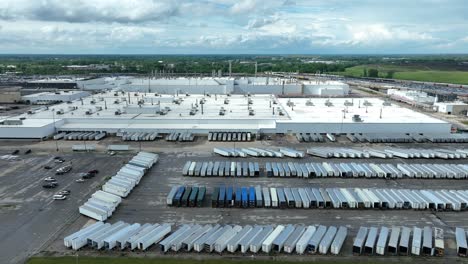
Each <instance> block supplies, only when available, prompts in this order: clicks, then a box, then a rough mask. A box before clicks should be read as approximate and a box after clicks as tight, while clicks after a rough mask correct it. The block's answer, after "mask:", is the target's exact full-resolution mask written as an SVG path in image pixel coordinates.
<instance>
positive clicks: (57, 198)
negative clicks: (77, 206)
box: [54, 194, 67, 200]
mask: <svg viewBox="0 0 468 264" xmlns="http://www.w3.org/2000/svg"><path fill="white" fill-rule="evenodd" d="M65 199H67V196H65V195H63V194H55V195H54V200H65Z"/></svg>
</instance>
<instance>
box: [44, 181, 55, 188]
mask: <svg viewBox="0 0 468 264" xmlns="http://www.w3.org/2000/svg"><path fill="white" fill-rule="evenodd" d="M57 186H58V184H55V183H52V182H49V183H46V184H44V185H42V188H46V189H53V188H56V187H57Z"/></svg>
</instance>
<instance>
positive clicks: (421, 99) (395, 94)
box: [387, 89, 435, 105]
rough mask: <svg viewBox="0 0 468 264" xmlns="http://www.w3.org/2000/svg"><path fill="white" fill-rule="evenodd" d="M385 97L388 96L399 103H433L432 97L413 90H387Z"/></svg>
mask: <svg viewBox="0 0 468 264" xmlns="http://www.w3.org/2000/svg"><path fill="white" fill-rule="evenodd" d="M387 95H389V96H390V97H392V98H393V99H397V100H399V101H403V102H407V103H417V104H427V105H432V104H433V103H434V101H435V97H434V96H430V95H428V94H427V93H425V92H420V91H415V90H398V89H388V90H387Z"/></svg>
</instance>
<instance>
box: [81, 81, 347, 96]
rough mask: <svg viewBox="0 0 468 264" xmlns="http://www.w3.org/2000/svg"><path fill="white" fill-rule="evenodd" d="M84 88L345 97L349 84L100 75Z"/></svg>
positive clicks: (167, 92) (87, 82)
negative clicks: (103, 76) (104, 76)
mask: <svg viewBox="0 0 468 264" xmlns="http://www.w3.org/2000/svg"><path fill="white" fill-rule="evenodd" d="M77 86H78V88H79V89H83V90H105V89H110V88H115V89H120V90H123V91H130V92H148V93H160V94H185V93H189V94H206V93H208V94H275V95H290V96H293V95H294V96H301V95H307V96H323V97H329V96H346V95H347V94H348V93H349V86H348V85H347V84H345V83H342V82H337V81H318V80H317V81H300V80H297V79H294V78H279V77H242V78H229V77H226V78H211V77H209V78H208V77H207V78H182V77H181V78H134V77H116V78H98V79H93V80H84V81H80V82H78V83H77Z"/></svg>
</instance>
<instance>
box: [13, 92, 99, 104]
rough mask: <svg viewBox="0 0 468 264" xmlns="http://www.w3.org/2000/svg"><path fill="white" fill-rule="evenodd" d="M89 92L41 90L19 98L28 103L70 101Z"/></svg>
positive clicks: (85, 95) (87, 94)
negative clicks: (41, 91)
mask: <svg viewBox="0 0 468 264" xmlns="http://www.w3.org/2000/svg"><path fill="white" fill-rule="evenodd" d="M89 95H90V93H88V92H84V91H60V92H55V93H54V92H43V93H35V94H30V95H24V96H22V97H21V99H22V100H23V101H24V102H26V103H30V104H42V105H47V104H54V103H63V102H71V101H74V100H78V99H80V98H83V97H87V96H89Z"/></svg>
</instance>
